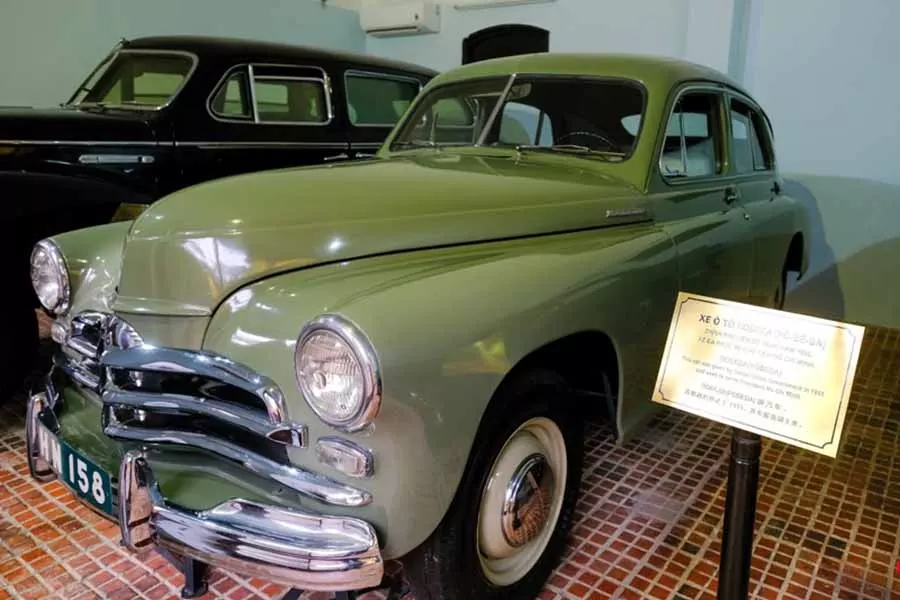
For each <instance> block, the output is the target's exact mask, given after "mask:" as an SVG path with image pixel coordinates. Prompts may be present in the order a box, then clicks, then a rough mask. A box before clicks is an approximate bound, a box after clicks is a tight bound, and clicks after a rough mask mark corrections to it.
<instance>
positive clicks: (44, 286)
mask: <svg viewBox="0 0 900 600" xmlns="http://www.w3.org/2000/svg"><path fill="white" fill-rule="evenodd" d="M31 285H32V287H33V288H34V293H35V294H37V297H38V300H39V301H40V303H41V306H43V307H44V308H46V309H47V310H49V311H50V312H52V313H55V314H62V313H64V312H66V311H67V310H69V300H70V293H71V291H70V288H69V271H68V269H67V268H66V261H65V259H64V258H63V256H62V253H61V252H60V251H59V248H57V246H56V244H54V243H53V242H52V241H50V240H41V241H39V242H38V243H37V244H35V246H34V249H33V250H32V251H31Z"/></svg>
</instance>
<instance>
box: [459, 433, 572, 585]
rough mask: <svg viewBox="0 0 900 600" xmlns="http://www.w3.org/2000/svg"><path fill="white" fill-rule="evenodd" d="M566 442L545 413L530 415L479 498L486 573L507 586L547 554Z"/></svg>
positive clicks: (480, 540) (564, 471)
mask: <svg viewBox="0 0 900 600" xmlns="http://www.w3.org/2000/svg"><path fill="white" fill-rule="evenodd" d="M566 476H567V459H566V441H565V438H564V437H563V434H562V431H560V429H559V427H558V426H557V425H556V423H554V422H553V421H552V420H550V419H548V418H546V417H536V418H533V419H529V420H528V421H526V422H525V423H522V425H521V426H520V427H519V428H518V429H517V430H516V431H515V432H514V433H513V434H512V435H511V436H510V437H509V439H507V440H506V443H505V444H504V445H503V448H502V449H501V450H500V453H499V454H498V456H497V458H496V460H495V461H494V464H493V466H492V467H491V471H490V475H489V476H488V480H487V483H486V485H485V487H484V490H483V492H482V496H481V506H480V508H479V511H478V524H477V530H476V544H477V546H476V547H477V549H478V558H479V561H480V563H481V568H482V572H483V573H484V575H485V577H486V578H487V579H488V581H490V582H491V583H492V584H494V585H495V586H501V587H502V586H508V585H512V584H513V583H515V582H516V581H518V580H520V579H521V578H522V577H524V576H525V575H527V574H528V572H529V571H530V570H531V568H532V567H533V566H534V565H535V563H537V561H538V560H539V559H540V557H541V556H542V555H543V553H544V550H545V549H546V547H547V543H548V542H549V541H550V538H551V536H552V535H553V531H554V525H555V523H556V521H557V520H558V519H559V513H560V510H561V509H562V500H563V495H564V494H563V492H564V491H565V488H566Z"/></svg>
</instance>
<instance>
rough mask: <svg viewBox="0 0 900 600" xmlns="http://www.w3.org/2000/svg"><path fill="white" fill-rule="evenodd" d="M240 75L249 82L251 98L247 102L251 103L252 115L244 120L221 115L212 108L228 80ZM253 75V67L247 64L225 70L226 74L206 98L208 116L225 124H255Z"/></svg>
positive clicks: (248, 91) (248, 92) (248, 90)
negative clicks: (251, 83)
mask: <svg viewBox="0 0 900 600" xmlns="http://www.w3.org/2000/svg"><path fill="white" fill-rule="evenodd" d="M238 73H240V74H241V75H243V76H244V78H245V80H246V82H247V88H248V89H247V95H248V96H249V98H248V99H247V100H248V102H250V115H249V116H247V117H243V118H239V117H235V116H230V117H227V116H225V115H222V114H219V113H217V112H216V111H214V110H213V107H212V103H213V100H215V98H216V96H217V95H218V94H219V91H220V90H221V89H222V86H224V85H225V84H227V83H228V80H229V79H231V78H232V77H234V76H235V75H236V74H238ZM252 73H253V67H252V66H251V65H247V64H242V65H234V66H231V67H229V68H227V69H225V72H224V73H223V74H222V76H221V77H219V80H218V81H217V82H216V84H215V85H214V86H213V87H212V91H211V92H210V93H209V95H208V96H207V97H206V112H207V114H209V116H210V117H212V118H213V119H214V120H216V121H221V122H223V123H253V122H255V117H254V114H253V113H254V110H253V106H254V102H253V86H252V85H250V80H251V76H252Z"/></svg>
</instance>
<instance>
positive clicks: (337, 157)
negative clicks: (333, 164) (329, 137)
mask: <svg viewBox="0 0 900 600" xmlns="http://www.w3.org/2000/svg"><path fill="white" fill-rule="evenodd" d="M347 158H350V155H348V154H347V153H346V152H341V153H340V154H335V155H334V156H326V157H325V158H323V159H322V160H324V161H325V162H328V161H331V160H345V159H347Z"/></svg>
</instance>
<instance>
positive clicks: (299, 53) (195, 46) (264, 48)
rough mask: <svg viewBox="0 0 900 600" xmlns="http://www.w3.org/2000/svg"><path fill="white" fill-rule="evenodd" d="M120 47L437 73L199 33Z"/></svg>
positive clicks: (333, 52) (343, 53)
mask: <svg viewBox="0 0 900 600" xmlns="http://www.w3.org/2000/svg"><path fill="white" fill-rule="evenodd" d="M122 48H124V49H134V50H182V51H186V52H191V53H193V54H196V55H197V56H198V57H200V58H201V59H202V58H203V57H210V56H212V57H215V58H219V59H230V58H233V59H235V60H239V61H241V62H248V61H249V62H254V61H264V60H289V61H297V60H298V59H299V60H308V61H313V62H315V61H319V60H324V61H342V62H350V63H355V64H357V65H361V66H370V67H379V68H384V69H394V70H400V71H408V72H411V73H416V74H419V75H426V76H429V77H433V76H434V75H436V74H437V73H438V72H437V71H434V70H432V69H429V68H427V67H424V66H422V65H417V64H413V63H407V62H402V61H397V60H389V59H384V58H378V57H374V56H371V55H369V54H363V53H355V52H346V51H339V50H330V49H326V48H319V47H314V46H302V45H294V44H284V43H278V42H264V41H260V40H248V39H242V38H232V37H212V36H198V35H168V36H148V37H140V38H134V39H131V40H123V41H122Z"/></svg>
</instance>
